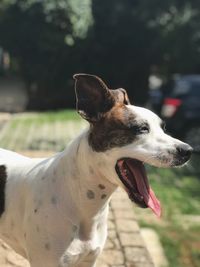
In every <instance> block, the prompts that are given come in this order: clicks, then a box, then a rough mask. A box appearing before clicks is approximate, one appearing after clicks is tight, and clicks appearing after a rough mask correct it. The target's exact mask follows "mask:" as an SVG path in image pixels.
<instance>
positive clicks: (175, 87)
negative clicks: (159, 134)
mask: <svg viewBox="0 0 200 267" xmlns="http://www.w3.org/2000/svg"><path fill="white" fill-rule="evenodd" d="M160 91H161V92H162V98H161V99H160V101H161V103H160V107H161V108H160V114H159V115H161V117H162V118H163V119H164V120H165V122H166V128H167V131H169V132H170V133H171V134H172V135H174V136H175V137H177V138H180V139H182V140H184V141H185V142H187V143H189V144H190V145H192V146H193V148H194V150H195V151H196V152H200V75H184V76H177V77H175V78H174V79H172V80H171V81H170V82H169V83H167V84H166V85H165V86H164V87H163V88H161V89H160Z"/></svg>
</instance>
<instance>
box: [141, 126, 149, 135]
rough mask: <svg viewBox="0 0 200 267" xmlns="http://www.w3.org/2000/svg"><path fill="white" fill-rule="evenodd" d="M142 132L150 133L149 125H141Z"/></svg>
mask: <svg viewBox="0 0 200 267" xmlns="http://www.w3.org/2000/svg"><path fill="white" fill-rule="evenodd" d="M139 130H140V133H142V134H143V133H149V126H148V125H144V126H141V127H140V129H139Z"/></svg>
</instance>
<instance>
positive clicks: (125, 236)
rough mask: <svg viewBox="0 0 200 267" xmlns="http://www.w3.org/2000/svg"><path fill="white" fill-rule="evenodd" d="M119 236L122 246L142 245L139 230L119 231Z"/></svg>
mask: <svg viewBox="0 0 200 267" xmlns="http://www.w3.org/2000/svg"><path fill="white" fill-rule="evenodd" d="M119 238H120V241H121V244H122V246H124V247H127V246H138V247H142V246H143V247H144V246H145V244H144V241H143V239H142V237H141V235H140V233H139V232H136V233H120V232H119Z"/></svg>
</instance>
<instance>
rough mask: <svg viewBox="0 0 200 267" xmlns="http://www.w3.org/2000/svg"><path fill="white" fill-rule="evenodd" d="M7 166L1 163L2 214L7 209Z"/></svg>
mask: <svg viewBox="0 0 200 267" xmlns="http://www.w3.org/2000/svg"><path fill="white" fill-rule="evenodd" d="M6 179H7V173H6V166H4V165H0V216H1V215H2V214H3V212H4V210H5V187H6Z"/></svg>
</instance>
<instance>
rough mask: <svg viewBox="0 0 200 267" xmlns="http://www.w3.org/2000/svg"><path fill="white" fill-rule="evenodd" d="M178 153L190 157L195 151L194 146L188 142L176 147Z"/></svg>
mask: <svg viewBox="0 0 200 267" xmlns="http://www.w3.org/2000/svg"><path fill="white" fill-rule="evenodd" d="M176 150H177V152H178V154H179V155H180V156H181V157H188V158H189V157H190V156H191V154H192V151H193V148H192V147H191V146H190V145H188V144H182V145H180V146H178V147H177V148H176Z"/></svg>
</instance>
